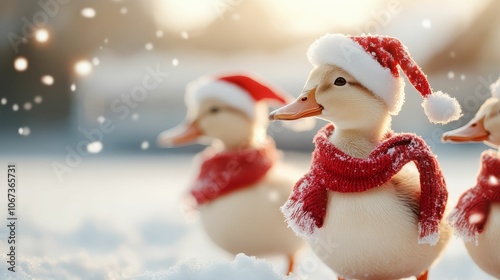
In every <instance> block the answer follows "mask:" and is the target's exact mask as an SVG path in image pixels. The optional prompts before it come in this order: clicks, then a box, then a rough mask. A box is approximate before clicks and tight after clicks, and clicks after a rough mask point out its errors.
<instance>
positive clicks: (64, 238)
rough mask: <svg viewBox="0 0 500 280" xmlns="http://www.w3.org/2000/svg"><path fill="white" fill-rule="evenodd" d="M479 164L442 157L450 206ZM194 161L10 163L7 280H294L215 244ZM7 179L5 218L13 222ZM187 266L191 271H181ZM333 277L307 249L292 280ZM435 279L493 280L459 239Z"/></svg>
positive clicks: (296, 161)
mask: <svg viewBox="0 0 500 280" xmlns="http://www.w3.org/2000/svg"><path fill="white" fill-rule="evenodd" d="M457 151H458V150H457ZM464 151H467V149H466V148H464ZM478 158H479V153H476V152H467V153H454V154H453V156H451V153H450V154H449V155H448V154H444V155H441V156H440V158H439V159H440V162H441V165H442V168H443V169H444V174H445V176H446V178H447V181H448V186H449V189H450V203H451V204H453V205H454V203H455V202H456V200H457V198H458V196H459V194H460V193H461V192H462V191H463V190H465V189H467V188H468V187H470V186H472V184H473V183H474V181H475V175H476V172H477V168H478V163H479V162H478ZM191 159H192V156H191V155H179V154H164V156H147V155H144V156H129V157H108V156H107V155H106V154H105V153H103V154H98V155H92V156H88V157H84V158H83V161H82V162H81V163H80V164H79V165H78V166H76V167H74V168H72V172H71V173H67V174H65V176H64V177H63V178H64V180H63V181H62V182H60V181H58V180H57V177H56V175H55V173H54V171H53V169H52V166H51V164H52V162H53V161H54V160H56V161H64V156H60V157H39V158H33V157H23V156H12V157H8V158H5V157H4V158H2V159H1V160H0V167H2V166H3V167H5V168H6V165H7V163H9V162H15V163H17V165H18V177H19V186H18V205H17V209H18V210H17V211H18V217H19V220H18V231H17V244H18V246H17V252H16V254H17V257H18V262H17V266H16V268H17V272H16V273H15V274H14V273H12V272H10V271H8V270H7V264H6V253H5V252H6V250H7V244H6V237H7V228H6V227H5V226H2V227H0V240H1V243H0V252H1V256H0V279H32V278H33V279H35V278H36V279H54V280H57V279H65V280H66V279H69V280H71V279H136V278H138V279H215V278H213V273H215V272H214V271H224V273H228V274H227V275H226V274H221V277H222V276H224V275H226V276H227V277H222V278H218V279H247V278H242V277H243V276H242V277H230V276H231V275H230V274H231V273H238V275H240V274H241V275H243V274H245V273H246V274H248V275H249V277H252V276H253V277H254V278H248V279H286V278H284V277H283V273H284V271H285V269H286V260H285V258H281V257H279V256H272V257H270V258H268V259H267V261H268V262H269V263H270V264H271V265H272V267H273V269H274V273H272V271H270V266H269V265H268V264H266V263H265V262H263V261H257V260H254V259H251V258H247V257H245V256H243V255H241V256H239V257H237V258H236V260H235V261H233V260H234V256H231V255H229V254H227V253H226V252H224V251H222V250H221V249H219V248H217V247H216V246H215V245H213V244H212V243H211V242H210V240H209V239H207V237H206V236H205V235H204V233H203V230H202V228H201V226H200V224H199V221H198V219H197V217H196V213H193V212H191V211H189V210H188V209H186V208H184V207H182V206H181V205H182V201H183V199H184V195H185V193H186V190H187V186H188V183H189V181H190V179H191V175H192V170H193V166H192V165H191ZM285 159H286V161H285V162H286V163H287V164H290V165H293V166H295V167H296V168H298V169H299V170H303V171H305V170H306V168H307V166H308V164H309V155H307V154H293V153H292V154H290V153H288V154H287V155H286V158H285ZM2 173H3V174H4V175H0V197H1V200H2V201H3V202H2V204H1V209H0V213H1V214H0V218H1V219H2V220H3V221H4V222H6V211H7V210H6V204H5V203H4V201H5V197H6V196H5V194H6V184H5V183H4V182H5V180H6V177H5V172H1V173H0V174H2ZM178 263H182V264H181V265H180V266H178V267H175V268H172V267H173V266H175V265H176V264H178ZM210 264H212V265H210ZM169 268H170V269H169ZM221 273H222V272H221ZM181 274H182V275H184V276H182V277H184V278H182V277H181V276H180V275H181ZM246 274H245V275H246ZM186 275H191V276H192V277H191V278H190V277H187V276H186ZM201 275H206V276H207V277H208V278H200V277H201ZM211 275H212V278H210V277H211ZM256 275H257V276H259V275H260V277H259V278H255V276H256ZM186 277H187V278H186ZM334 277H335V275H334V273H333V272H331V271H330V270H329V269H328V268H327V267H325V266H324V265H323V264H322V263H321V262H320V261H319V260H318V259H316V257H315V256H314V255H313V254H312V253H311V251H309V250H307V249H306V250H304V252H303V254H302V255H301V256H300V257H299V259H298V262H297V265H296V275H295V276H294V278H293V279H334ZM430 279H450V280H451V279H454V280H469V279H477V280H481V279H484V280H491V279H493V278H492V277H489V276H487V275H486V274H484V273H483V272H482V271H480V269H479V268H478V267H477V266H476V265H475V264H474V263H473V262H472V261H471V259H470V258H469V256H468V255H467V253H466V251H465V248H464V246H463V244H462V243H461V242H460V241H459V240H457V239H454V240H453V241H452V242H451V244H450V245H449V247H448V249H447V250H446V252H445V254H444V256H443V258H442V259H441V261H440V262H439V263H438V264H437V265H436V266H435V267H434V268H433V269H432V270H431V272H430Z"/></svg>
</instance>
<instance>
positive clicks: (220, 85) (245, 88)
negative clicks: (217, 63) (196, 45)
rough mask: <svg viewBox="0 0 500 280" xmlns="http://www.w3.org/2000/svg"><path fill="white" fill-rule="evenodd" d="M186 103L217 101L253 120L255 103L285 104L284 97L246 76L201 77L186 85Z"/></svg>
mask: <svg viewBox="0 0 500 280" xmlns="http://www.w3.org/2000/svg"><path fill="white" fill-rule="evenodd" d="M186 91H187V92H186V103H188V104H190V105H196V104H199V103H200V102H201V101H203V100H206V99H218V100H221V101H223V102H225V103H227V104H228V105H230V106H232V107H235V108H237V109H240V110H241V111H243V112H244V113H246V114H247V115H248V116H249V117H250V118H255V117H256V116H255V103H257V102H259V101H261V100H267V101H270V102H271V103H272V102H275V103H278V104H279V105H285V104H286V99H287V97H286V95H285V94H282V93H280V92H279V91H277V90H276V89H273V88H271V87H270V86H268V85H265V84H264V83H263V82H260V81H258V80H257V79H255V78H252V77H249V76H248V75H229V76H221V77H202V78H199V79H197V80H195V81H193V82H191V83H189V84H188V86H187V90H186Z"/></svg>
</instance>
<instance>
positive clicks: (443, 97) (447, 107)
mask: <svg viewBox="0 0 500 280" xmlns="http://www.w3.org/2000/svg"><path fill="white" fill-rule="evenodd" d="M422 107H424V112H425V114H426V115H427V117H428V118H429V121H430V122H432V123H440V124H445V123H448V122H451V121H456V120H458V119H459V118H460V117H461V116H462V109H461V108H460V104H458V101H457V99H456V98H454V97H451V96H449V95H448V94H446V93H443V92H441V91H437V92H433V93H432V94H431V95H429V96H427V97H426V98H424V102H422Z"/></svg>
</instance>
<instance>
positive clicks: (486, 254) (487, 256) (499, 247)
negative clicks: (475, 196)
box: [465, 203, 500, 279]
mask: <svg viewBox="0 0 500 280" xmlns="http://www.w3.org/2000/svg"><path fill="white" fill-rule="evenodd" d="M499 236H500V203H495V204H493V205H491V208H490V213H489V215H488V220H487V221H486V225H485V227H484V231H483V232H482V233H481V234H479V235H478V237H477V244H476V243H474V242H466V243H465V247H466V248H467V251H468V252H469V255H470V256H471V258H472V259H473V260H474V262H475V263H476V264H477V265H478V266H479V267H480V268H481V269H482V270H484V271H485V272H486V273H488V274H490V275H493V276H494V277H496V278H499V279H500V253H499V252H500V238H499Z"/></svg>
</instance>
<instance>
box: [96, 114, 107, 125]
mask: <svg viewBox="0 0 500 280" xmlns="http://www.w3.org/2000/svg"><path fill="white" fill-rule="evenodd" d="M105 121H106V118H105V117H103V116H99V117H97V122H98V123H101V124H102V123H104V122H105Z"/></svg>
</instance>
